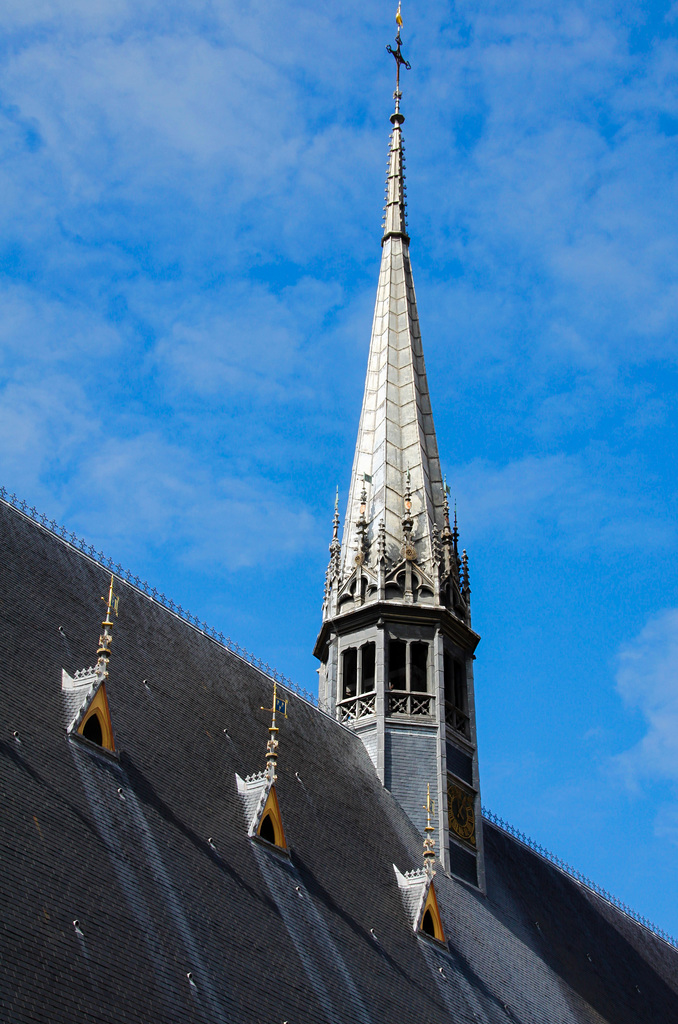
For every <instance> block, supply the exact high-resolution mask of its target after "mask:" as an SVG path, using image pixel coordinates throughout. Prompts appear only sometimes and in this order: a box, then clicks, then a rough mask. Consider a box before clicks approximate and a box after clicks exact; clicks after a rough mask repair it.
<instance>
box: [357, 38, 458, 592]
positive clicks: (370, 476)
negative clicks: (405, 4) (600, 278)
mask: <svg viewBox="0 0 678 1024" xmlns="http://www.w3.org/2000/svg"><path fill="white" fill-rule="evenodd" d="M395 41H396V49H393V48H392V47H390V46H389V47H388V50H389V52H390V53H392V54H393V56H394V57H395V61H396V70H397V80H396V90H395V93H394V97H395V111H394V113H393V114H392V115H391V118H390V120H391V123H392V125H393V129H392V131H391V138H390V145H389V162H388V173H387V179H386V207H385V216H384V235H383V238H382V257H381V269H380V273H379V285H378V289H377V302H376V307H375V311H374V321H373V324H372V337H371V342H370V353H369V359H368V369H367V380H366V383H365V394H364V398H363V407H362V414H361V417H360V426H359V429H358V442H357V445H356V453H355V459H354V463H353V474H352V478H351V488H350V493H349V500H348V509H347V513H346V519H345V523H344V533H343V542H342V558H341V565H342V576H343V578H346V576H347V575H348V574H349V573H350V572H351V571H352V569H353V567H354V565H355V564H356V559H358V558H359V556H360V554H361V552H364V550H365V549H366V548H367V550H369V551H370V552H372V551H373V552H374V553H375V554H376V552H377V550H378V545H377V544H375V543H374V542H375V541H376V540H377V533H378V529H379V523H380V522H382V521H383V523H384V531H383V532H384V542H385V554H386V560H387V562H388V563H390V565H392V566H393V565H396V564H397V563H398V562H399V561H400V560H401V559H403V558H405V557H406V558H407V559H408V560H409V561H416V562H417V563H418V564H419V566H420V567H421V568H422V570H423V571H424V572H425V573H427V574H428V576H429V577H433V575H434V572H435V568H434V533H435V528H436V527H437V529H438V530H439V531H440V530H442V529H443V481H442V475H441V471H440V461H439V458H438V446H437V443H436V436H435V430H434V426H433V416H432V414H431V402H430V398H429V391H428V384H427V381H426V369H425V366H424V354H423V351H422V345H421V333H420V330H419V316H418V313H417V302H416V297H415V293H414V282H413V280H412V269H411V266H410V258H409V242H410V239H409V235H408V233H407V223H406V196H405V181H404V167H403V140H402V124H403V122H404V120H405V118H404V116H403V114H402V113H401V111H400V101H401V98H402V94H401V91H400V69H401V68H402V67H405V68H409V67H410V65H409V63H408V62H407V61H406V60H405V58H404V57H403V55H402V51H401V46H402V43H401V39H400V28H399V29H398V35H397V36H396V40H395ZM408 475H409V481H410V484H409V487H410V491H411V495H410V497H409V498H408V499H407V500H408V501H409V503H410V506H411V508H410V511H409V512H408V518H411V520H412V529H411V531H408V535H409V536H410V538H411V544H407V545H404V543H403V526H402V522H403V514H404V511H405V500H406V489H407V487H408V484H407V480H408ZM365 486H366V489H367V505H366V511H365V512H361V505H364V504H365V503H364V502H361V492H362V490H363V487H365ZM363 522H365V524H366V525H365V528H363V526H362V523H363ZM358 532H360V540H361V542H362V544H361V550H360V551H359V550H358V545H357V536H358ZM405 548H407V552H406V551H405ZM369 562H370V560H368V564H369Z"/></svg>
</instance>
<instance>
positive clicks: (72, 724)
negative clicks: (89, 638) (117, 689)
mask: <svg viewBox="0 0 678 1024" xmlns="http://www.w3.org/2000/svg"><path fill="white" fill-rule="evenodd" d="M113 583H114V578H113V576H111V582H110V586H109V589H108V598H105V597H102V601H106V618H105V619H104V621H103V622H102V624H101V626H102V632H101V636H100V637H99V647H98V649H97V655H98V658H97V663H96V665H95V666H94V667H93V668H86V669H82V670H80V671H78V672H76V673H75V675H74V676H71V675H69V673H68V672H67V671H66V669H62V672H61V692H62V695H63V700H64V712H65V715H66V732H67V734H68V735H69V736H82V737H83V738H84V739H86V740H89V742H90V743H94V744H96V746H98V747H101V748H102V749H104V750H108V751H110V752H111V753H115V738H114V735H113V723H112V721H111V711H110V708H109V705H108V696H107V694H106V680H107V679H108V665H109V661H110V657H111V644H112V643H113V619H112V618H111V616H112V615H115V616H116V617H117V614H118V600H119V599H118V597H117V596H116V595H115V593H114V592H113Z"/></svg>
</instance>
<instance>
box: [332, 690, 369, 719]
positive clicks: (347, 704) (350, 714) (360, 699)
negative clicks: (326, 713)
mask: <svg viewBox="0 0 678 1024" xmlns="http://www.w3.org/2000/svg"><path fill="white" fill-rule="evenodd" d="M376 700H377V695H376V693H374V692H372V693H361V694H359V695H358V696H357V697H346V698H345V699H344V700H340V701H339V702H338V704H337V707H338V709H339V721H340V722H355V721H356V720H357V719H358V718H365V716H366V715H373V714H374V712H375V710H376Z"/></svg>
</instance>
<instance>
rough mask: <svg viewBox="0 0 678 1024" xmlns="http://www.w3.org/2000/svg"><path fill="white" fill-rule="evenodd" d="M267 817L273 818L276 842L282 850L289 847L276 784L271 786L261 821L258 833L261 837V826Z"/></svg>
mask: <svg viewBox="0 0 678 1024" xmlns="http://www.w3.org/2000/svg"><path fill="white" fill-rule="evenodd" d="M266 818H270V819H271V824H272V825H273V834H274V836H275V840H274V843H275V845H276V846H278V847H280V849H281V850H286V849H287V842H286V840H285V829H284V828H283V823H282V816H281V814H280V804H279V803H278V797H277V794H276V791H275V786H271V789H270V792H269V794H268V798H267V800H266V805H265V807H264V810H263V812H262V815H261V820H260V822H259V828H258V829H257V835H258V836H259V837H261V826H262V825H263V824H264V822H265V821H266Z"/></svg>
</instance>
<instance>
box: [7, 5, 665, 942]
mask: <svg viewBox="0 0 678 1024" xmlns="http://www.w3.org/2000/svg"><path fill="white" fill-rule="evenodd" d="M394 6H395V5H394V4H393V3H392V2H390V0H389V2H385V0H380V2H376V0H364V2H363V3H360V4H357V3H353V2H350V0H347V2H345V3H343V4H342V5H340V6H338V5H335V4H318V3H315V2H314V3H311V2H307V3H303V2H297V3H288V4H279V5H273V4H270V3H256V2H254V3H239V4H235V3H233V4H231V3H227V2H218V0H215V2H209V3H199V2H196V3H193V4H191V5H190V7H189V6H187V5H185V4H178V3H174V2H172V0H165V2H163V3H162V4H161V3H155V2H150V0H138V2H135V3H134V4H132V3H127V4H126V3H125V2H124V0H115V2H113V0H87V2H85V0H68V2H66V0H62V2H59V0H32V2H31V3H30V4H26V3H25V2H22V0H6V3H5V4H4V8H3V14H4V17H3V21H4V28H5V32H4V35H3V40H2V42H0V131H1V132H2V144H1V147H0V152H1V153H2V158H1V159H0V193H1V194H2V196H3V200H4V201H3V203H2V208H1V209H0V217H1V218H2V231H1V234H0V274H1V276H0V289H1V291H2V294H1V297H0V429H1V430H2V435H3V437H4V438H5V444H3V445H2V450H1V451H0V482H2V483H3V484H4V485H5V486H6V487H8V488H9V489H10V490H14V491H16V492H17V493H18V494H19V495H20V496H21V497H23V498H25V499H26V500H27V501H28V502H29V503H30V504H33V503H35V504H36V505H37V506H38V508H39V509H40V510H42V511H44V512H46V513H47V514H48V515H49V517H50V518H51V517H55V518H56V519H57V520H59V521H61V522H64V523H65V524H67V526H68V527H69V529H73V530H75V531H76V532H77V533H79V534H81V535H82V536H84V537H86V538H87V540H88V542H91V543H93V544H95V545H96V546H97V548H102V549H103V550H104V551H105V552H106V553H107V554H110V555H111V556H113V557H114V558H115V559H116V560H119V561H121V562H123V563H124V564H126V565H128V566H129V567H130V568H132V569H133V571H134V572H136V573H138V574H140V575H141V576H142V577H145V578H146V579H148V580H149V582H150V583H151V584H152V585H154V586H156V587H158V589H160V590H163V591H165V592H166V593H167V594H169V595H171V596H172V597H173V598H174V599H175V600H176V601H178V602H180V603H182V604H183V605H184V606H188V607H190V608H191V610H192V611H193V612H195V613H197V614H199V615H200V617H201V618H204V619H206V620H207V621H208V622H209V623H210V624H212V625H214V626H215V627H216V628H217V629H221V630H223V631H224V632H225V633H228V634H230V635H231V636H233V637H234V638H236V639H237V640H238V641H239V642H240V643H241V644H243V645H245V646H247V647H248V648H249V649H252V650H254V651H255V652H256V653H257V654H258V655H260V656H261V657H263V658H264V659H265V660H268V661H269V662H271V663H272V664H274V665H276V666H277V667H278V668H279V669H281V670H282V671H284V672H285V674H286V675H289V676H292V677H293V678H295V679H296V680H297V681H298V682H300V683H301V684H302V685H303V686H306V687H309V688H313V687H315V680H316V676H315V663H314V661H313V658H312V655H311V650H312V646H313V641H314V639H315V635H316V631H317V629H318V627H319V624H320V604H321V597H322V588H323V578H324V571H325V566H326V561H327V557H328V556H327V545H328V543H329V539H330V531H331V515H332V505H333V495H334V489H335V486H336V485H337V484H338V485H339V487H340V490H341V494H342V499H343V500H345V496H346V492H347V487H348V482H349V473H350V468H351V461H352V456H353V447H354V444H355V435H356V431H357V424H358V416H359V411H360V402H361V398H362V387H363V379H364V373H365V366H366V360H367V347H368V343H369V332H370V325H371V316H372V307H373V302H374V296H375V288H376V280H377V272H378V263H379V257H380V246H379V237H380V231H379V226H380V218H381V206H382V195H383V191H382V189H383V179H384V174H385V167H386V152H387V138H388V131H389V128H390V125H389V123H388V115H389V113H390V110H391V103H392V99H391V94H392V89H393V80H392V79H393V67H392V61H391V59H390V58H389V57H388V55H387V54H386V53H385V50H384V47H385V44H386V43H387V42H389V41H390V40H391V39H392V35H393V13H394V11H393V8H394ZM403 14H404V18H405V29H404V38H405V40H406V44H405V50H406V55H407V56H408V57H409V59H410V60H411V62H412V65H413V67H412V71H411V72H409V73H407V76H406V80H405V98H404V101H403V109H404V112H405V114H406V118H407V120H406V123H405V129H404V132H405V143H406V148H407V175H408V197H409V223H410V231H411V234H412V246H411V253H412V261H413V268H414V275H415V283H416V286H417V297H418V303H419V313H420V319H421V326H422V334H423V339H424V349H425V352H426V358H427V368H428V374H429V384H430V389H431V394H432V401H433V408H434V417H435V422H436V427H437V432H438V441H439V446H440V450H441V457H442V460H443V465H444V469H445V471H446V473H447V477H448V480H449V481H450V482H451V485H452V489H453V492H454V494H455V495H456V498H457V502H458V507H459V515H460V526H461V531H462V541H463V544H464V546H465V547H467V548H468V550H469V555H470V561H471V584H472V589H473V613H474V626H475V627H476V628H477V629H478V631H479V632H480V633H481V634H482V637H483V640H482V644H481V646H480V648H479V650H478V659H477V662H476V687H477V703H478V724H479V742H480V756H481V784H482V790H483V800H484V802H485V803H486V804H487V805H488V806H489V807H491V808H492V809H493V810H495V811H496V812H498V813H500V814H501V815H502V816H503V817H504V818H507V819H508V820H510V821H512V822H513V823H514V824H515V825H517V826H518V827H519V828H521V829H523V830H524V831H525V832H527V833H529V834H530V835H532V836H533V837H534V838H535V839H536V840H537V841H539V842H541V843H542V844H543V845H545V846H547V847H548V848H550V849H552V850H554V851H555V852H556V853H558V854H559V855H560V856H562V857H563V858H565V859H566V860H568V861H570V862H571V863H573V864H574V865H575V866H576V867H578V868H579V869H581V870H583V871H585V872H586V873H587V874H589V875H590V876H591V877H593V878H594V879H596V881H598V882H599V883H600V884H601V885H604V886H606V887H607V888H608V889H610V890H611V891H613V892H614V893H616V894H617V895H618V896H619V897H621V898H623V899H625V900H626V901H627V902H628V903H630V904H631V905H632V906H634V907H636V908H637V909H638V910H639V911H641V912H642V913H644V914H646V915H647V916H648V917H650V918H651V919H653V920H655V921H656V922H657V923H658V924H659V925H660V926H662V927H664V928H666V929H667V930H668V931H671V932H672V933H673V934H675V935H678V893H677V887H676V885H675V868H676V855H677V853H678V594H677V593H676V583H677V572H676V555H677V554H678V531H677V528H676V514H675V507H676V489H677V488H676V470H675V466H676V456H675V446H676V433H677V432H676V426H677V423H676V420H677V403H676V393H677V388H676V384H677V383H678V218H677V215H676V209H677V204H676V198H677V197H676V191H677V175H678V148H677V147H678V71H677V69H678V61H677V56H678V54H677V53H676V50H677V43H676V40H677V36H678V5H676V4H674V5H673V6H671V5H670V4H668V3H666V4H640V3H628V4H625V5H621V4H616V3H613V2H610V3H606V2H600V3H596V2H589V3H585V4H575V5H572V4H567V5H566V4H558V3H555V4H554V3H553V2H550V3H545V2H533V3H531V2H529V0H518V2H514V3H511V4H508V3H505V4H493V3H491V2H490V3H487V2H484V3H482V4H480V3H457V4H456V5H455V6H454V7H453V6H452V5H451V4H449V3H444V2H436V0H432V2H430V3H427V4H425V5H424V4H418V5H414V4H406V5H405V8H404V11H403ZM121 614H124V610H121ZM95 625H96V624H94V625H93V630H95ZM94 636H95V632H93V637H94ZM93 642H94V641H93Z"/></svg>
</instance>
